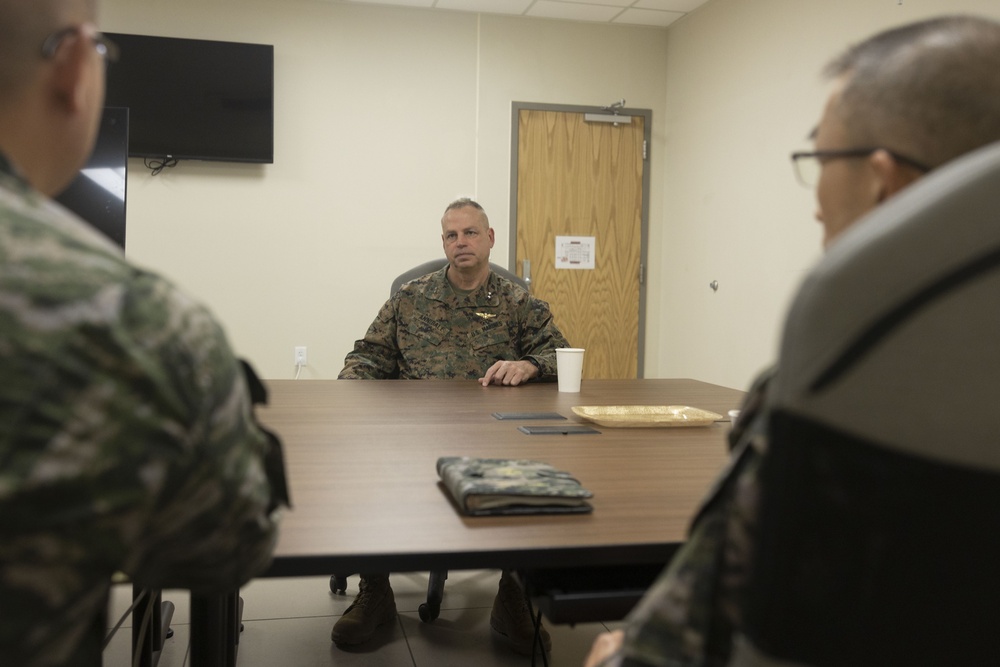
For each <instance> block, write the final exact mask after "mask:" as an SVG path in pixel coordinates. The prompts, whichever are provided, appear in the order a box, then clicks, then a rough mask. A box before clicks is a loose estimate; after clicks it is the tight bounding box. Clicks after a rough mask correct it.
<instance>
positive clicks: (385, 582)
mask: <svg viewBox="0 0 1000 667" xmlns="http://www.w3.org/2000/svg"><path fill="white" fill-rule="evenodd" d="M394 618H396V598H395V597H394V596H393V594H392V587H390V586H389V575H387V574H385V575H382V574H379V575H373V574H369V575H361V583H360V584H358V595H357V597H356V598H354V602H352V603H351V606H350V607H348V608H347V611H345V612H344V615H343V616H341V617H340V620H338V621H337V622H336V623H334V625H333V630H331V631H330V639H331V640H332V641H333V643H334V644H336V645H337V646H353V645H355V644H363V643H365V642H366V641H368V640H369V639H371V637H372V635H373V634H374V633H375V628H377V627H379V626H380V625H382V624H384V623H388V622H389V621H391V620H392V619H394Z"/></svg>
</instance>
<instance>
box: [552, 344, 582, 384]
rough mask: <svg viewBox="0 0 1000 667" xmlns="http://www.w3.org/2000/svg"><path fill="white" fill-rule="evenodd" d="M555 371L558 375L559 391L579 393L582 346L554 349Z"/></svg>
mask: <svg viewBox="0 0 1000 667" xmlns="http://www.w3.org/2000/svg"><path fill="white" fill-rule="evenodd" d="M556 371H557V373H558V375H559V391H565V392H569V393H579V392H580V378H581V377H583V348H582V347H560V348H558V349H556Z"/></svg>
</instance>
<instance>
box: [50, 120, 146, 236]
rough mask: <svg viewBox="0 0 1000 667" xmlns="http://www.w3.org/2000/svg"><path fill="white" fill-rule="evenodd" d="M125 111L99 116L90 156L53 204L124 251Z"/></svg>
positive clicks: (126, 165) (126, 122)
mask: <svg viewBox="0 0 1000 667" xmlns="http://www.w3.org/2000/svg"><path fill="white" fill-rule="evenodd" d="M128 118H129V114H128V109H124V108H121V107H107V108H105V109H104V112H103V113H102V114H101V127H100V130H98V133H97V140H96V142H95V144H94V152H93V153H91V155H90V159H89V160H87V164H85V165H84V166H83V168H82V169H81V170H80V173H79V174H77V176H76V178H75V179H74V180H73V182H72V183H70V184H69V186H68V187H67V188H66V189H65V190H63V191H62V193H61V194H59V196H57V197H56V201H58V202H59V203H60V204H62V205H63V206H65V207H66V208H68V209H69V210H71V211H73V212H74V213H76V214H77V215H78V216H80V217H81V218H83V219H84V220H86V221H87V222H89V223H90V224H91V225H93V226H94V227H96V228H97V229H98V230H100V231H101V232H103V233H104V235H105V236H107V237H108V238H110V239H111V240H112V241H114V242H115V243H117V244H118V245H119V246H121V247H122V249H124V248H125V191H126V182H127V176H128Z"/></svg>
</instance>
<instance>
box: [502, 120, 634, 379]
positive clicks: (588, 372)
mask: <svg viewBox="0 0 1000 667" xmlns="http://www.w3.org/2000/svg"><path fill="white" fill-rule="evenodd" d="M595 111H596V110H595ZM622 113H623V115H624V114H625V113H627V112H626V111H625V110H622ZM515 114H516V128H515V131H516V135H517V136H516V146H517V155H516V179H515V188H516V195H512V200H514V201H513V203H514V207H513V208H514V209H515V211H512V215H513V216H514V218H515V221H514V225H515V229H516V232H515V239H516V240H515V254H514V260H515V267H516V271H517V273H518V275H520V276H522V277H524V271H523V269H524V260H528V261H529V262H530V278H531V290H532V292H533V293H534V294H535V296H537V297H538V298H540V299H542V300H544V301H547V302H548V303H549V305H550V306H551V307H552V312H553V314H554V317H555V320H556V324H557V325H558V326H559V328H560V329H561V330H562V332H563V334H565V336H566V338H567V340H569V342H570V344H571V345H573V346H574V347H583V348H586V350H587V352H586V354H585V356H584V368H583V377H584V378H604V379H615V378H635V377H639V376H641V363H640V362H641V358H642V351H641V345H640V343H641V341H640V333H641V330H642V328H641V324H642V317H643V314H644V308H643V304H642V298H643V297H644V296H645V294H644V292H645V290H644V289H643V286H642V277H643V276H642V272H643V262H644V256H645V252H644V251H645V247H644V239H645V225H644V224H643V220H644V215H643V209H644V205H645V201H646V197H647V196H648V195H644V193H645V190H646V187H647V184H648V176H647V175H646V174H645V164H646V160H645V153H646V151H645V149H644V147H645V145H646V143H645V142H646V124H647V123H648V118H649V112H643V113H642V114H637V115H631V116H630V119H629V120H628V121H627V122H625V121H623V122H620V123H618V124H612V123H608V122H588V120H587V119H586V118H585V116H586V115H587V114H586V113H585V112H583V111H579V112H577V111H563V110H553V109H547V108H534V109H532V108H520V109H516V110H515ZM566 236H574V237H588V238H590V237H592V238H593V240H594V248H593V249H594V253H593V263H594V268H593V269H567V268H557V263H556V247H557V239H558V237H566ZM561 265H565V264H564V263H561Z"/></svg>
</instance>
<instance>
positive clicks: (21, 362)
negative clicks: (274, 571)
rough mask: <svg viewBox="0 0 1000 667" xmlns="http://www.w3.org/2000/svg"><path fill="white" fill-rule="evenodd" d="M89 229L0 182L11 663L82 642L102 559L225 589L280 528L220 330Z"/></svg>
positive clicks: (0, 394) (6, 607)
mask: <svg viewBox="0 0 1000 667" xmlns="http://www.w3.org/2000/svg"><path fill="white" fill-rule="evenodd" d="M5 184H6V185H9V182H6V183H5ZM96 235H97V232H95V231H91V230H90V228H88V227H86V226H85V225H84V224H83V223H82V222H80V221H79V220H76V219H74V218H72V217H71V216H69V214H67V213H65V212H64V211H62V210H61V209H60V208H59V207H57V206H55V205H52V204H48V203H46V202H45V200H44V199H43V198H41V197H40V196H38V195H36V194H34V193H32V192H31V191H29V190H26V189H23V188H12V187H6V188H5V187H0V333H2V335H0V376H2V377H3V378H4V381H3V382H2V383H0V459H2V460H4V462H5V463H4V466H3V468H2V470H0V515H2V516H3V517H4V521H3V522H2V526H0V563H3V564H4V565H2V566H0V617H3V618H4V623H3V624H0V644H2V645H3V646H4V649H5V651H6V650H7V647H9V646H14V645H20V648H21V649H22V653H23V655H24V656H25V657H24V659H23V660H19V661H18V662H17V664H32V662H33V661H34V658H32V657H29V656H35V657H38V659H39V660H42V661H44V660H50V661H52V662H59V660H60V658H62V659H68V658H67V657H66V656H59V655H56V654H52V655H48V656H47V657H44V659H43V657H42V656H44V655H45V653H46V652H47V651H55V652H58V651H59V650H60V648H59V647H63V648H65V647H66V646H67V645H68V646H69V647H70V649H71V650H72V647H74V646H76V642H75V641H74V639H79V638H80V637H81V636H82V633H83V632H84V629H83V628H81V627H80V624H81V623H82V621H81V619H91V618H94V615H95V614H96V613H99V611H100V609H101V608H102V606H103V604H104V598H105V596H106V594H107V587H108V577H109V575H110V574H111V572H113V571H116V570H123V571H126V572H127V573H129V574H130V575H131V576H132V577H133V578H134V579H135V580H136V581H137V582H139V583H141V584H146V585H150V586H152V587H155V588H165V587H170V586H178V587H192V588H194V589H195V590H199V589H202V590H206V591H207V590H221V589H225V588H231V587H234V586H236V585H239V584H240V583H242V582H244V581H246V580H247V579H248V578H249V577H250V576H252V575H253V574H255V573H256V572H259V571H260V570H261V569H262V568H263V567H265V566H266V564H267V562H268V560H269V557H270V556H269V555H270V552H271V550H272V548H273V542H274V539H275V531H276V519H277V517H276V516H269V515H268V513H267V512H266V509H265V508H266V507H267V505H268V501H269V499H270V488H269V484H268V482H267V479H266V476H265V474H264V471H263V466H262V455H263V452H264V448H265V442H266V441H265V438H264V435H263V434H262V433H261V432H260V430H259V429H258V428H257V427H255V426H254V425H253V422H252V419H251V415H250V409H249V401H248V398H247V395H246V385H245V383H244V382H243V379H242V376H241V375H240V374H239V367H238V366H237V364H236V361H235V359H234V358H233V355H232V352H231V350H230V349H229V346H228V343H227V342H226V339H225V336H224V335H223V333H222V330H221V329H220V327H219V326H218V324H217V323H216V322H215V321H214V320H213V319H212V317H211V316H210V315H209V313H208V312H207V311H206V310H205V309H204V308H202V307H201V306H198V305H197V304H195V303H193V302H191V301H190V300H189V299H187V298H186V297H185V296H183V295H182V294H181V293H180V292H178V291H177V290H176V289H174V287H173V286H172V285H170V284H169V283H168V282H166V281H164V280H163V279H161V278H159V277H157V276H155V275H153V274H150V273H147V272H143V271H140V270H137V269H134V268H133V267H131V266H129V265H128V264H127V263H126V262H125V261H124V258H123V257H122V255H121V253H120V252H119V251H117V249H116V248H115V247H114V246H112V245H111V244H110V243H106V242H104V241H103V240H102V239H101V238H99V237H98V236H96ZM179 545H184V548H183V549H182V548H181V547H180V546H179ZM191 545H197V548H194V549H193V548H191ZM28 563H30V564H31V565H30V567H28V566H26V564H28ZM13 610H17V611H16V613H15V612H14V611H13ZM39 618H44V619H47V622H46V623H44V624H43V623H39V622H38V619H39ZM18 619H23V621H24V624H25V625H22V624H21V623H20V622H18ZM29 626H30V632H29ZM19 643H20V644H19ZM78 657H79V656H78Z"/></svg>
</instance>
